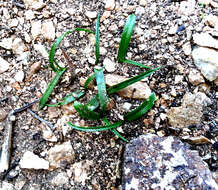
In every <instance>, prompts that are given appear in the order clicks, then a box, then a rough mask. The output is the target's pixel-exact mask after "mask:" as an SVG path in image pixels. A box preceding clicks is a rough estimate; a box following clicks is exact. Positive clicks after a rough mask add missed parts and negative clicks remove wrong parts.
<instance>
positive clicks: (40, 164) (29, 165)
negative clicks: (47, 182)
mask: <svg viewBox="0 0 218 190" xmlns="http://www.w3.org/2000/svg"><path fill="white" fill-rule="evenodd" d="M20 167H21V168H26V169H36V170H38V169H45V170H47V169H48V168H49V162H48V161H46V160H44V159H42V158H39V157H38V156H37V155H35V154H33V153H32V152H30V151H27V152H25V153H24V155H23V157H22V158H21V160H20Z"/></svg>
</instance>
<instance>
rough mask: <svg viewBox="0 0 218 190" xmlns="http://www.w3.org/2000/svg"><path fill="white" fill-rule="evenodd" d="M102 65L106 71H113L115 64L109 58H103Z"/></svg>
mask: <svg viewBox="0 0 218 190" xmlns="http://www.w3.org/2000/svg"><path fill="white" fill-rule="evenodd" d="M103 65H104V66H105V69H106V71H107V72H110V73H111V72H114V71H115V70H116V64H115V63H114V61H111V60H110V59H109V58H105V59H104V61H103Z"/></svg>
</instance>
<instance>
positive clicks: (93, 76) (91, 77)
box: [84, 73, 96, 90]
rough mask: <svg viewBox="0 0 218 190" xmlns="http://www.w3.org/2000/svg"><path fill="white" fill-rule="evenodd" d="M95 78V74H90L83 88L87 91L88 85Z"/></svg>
mask: <svg viewBox="0 0 218 190" xmlns="http://www.w3.org/2000/svg"><path fill="white" fill-rule="evenodd" d="M95 77H96V74H95V73H94V74H92V75H90V76H89V77H88V79H87V80H86V82H85V84H84V88H85V89H86V90H87V89H88V86H89V84H90V82H92V81H93V80H94V79H95Z"/></svg>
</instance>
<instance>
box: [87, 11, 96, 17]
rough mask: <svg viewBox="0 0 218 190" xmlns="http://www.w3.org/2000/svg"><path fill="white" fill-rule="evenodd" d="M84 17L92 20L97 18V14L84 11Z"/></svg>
mask: <svg viewBox="0 0 218 190" xmlns="http://www.w3.org/2000/svg"><path fill="white" fill-rule="evenodd" d="M85 15H86V16H87V17H88V18H91V19H94V18H96V17H97V12H96V11H86V13H85Z"/></svg>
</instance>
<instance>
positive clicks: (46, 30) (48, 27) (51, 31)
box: [41, 21, 55, 41]
mask: <svg viewBox="0 0 218 190" xmlns="http://www.w3.org/2000/svg"><path fill="white" fill-rule="evenodd" d="M41 33H42V35H43V37H44V38H45V39H47V40H49V41H53V40H54V39H55V27H54V24H53V22H52V21H45V22H43V24H42V31H41Z"/></svg>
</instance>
